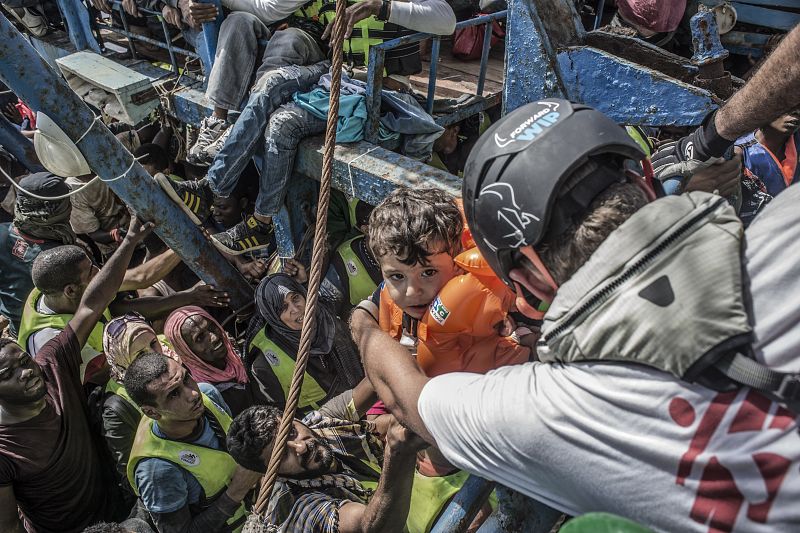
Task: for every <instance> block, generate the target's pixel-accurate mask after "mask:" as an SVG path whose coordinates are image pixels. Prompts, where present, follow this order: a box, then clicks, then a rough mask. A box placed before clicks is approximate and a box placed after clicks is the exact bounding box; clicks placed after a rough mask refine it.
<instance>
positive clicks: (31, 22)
mask: <svg viewBox="0 0 800 533" xmlns="http://www.w3.org/2000/svg"><path fill="white" fill-rule="evenodd" d="M8 11H9V12H10V13H11V14H12V15H13V16H14V18H15V19H17V20H18V21H20V22H21V23H22V25H23V26H25V27H26V28H28V31H29V32H31V34H32V35H33V36H35V37H44V36H45V35H47V31H48V28H47V21H46V20H45V18H44V17H43V16H42V15H41V14H40V13H39V12H38V11H36V10H35V9H34V8H31V7H16V8H8Z"/></svg>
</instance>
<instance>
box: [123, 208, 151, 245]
mask: <svg viewBox="0 0 800 533" xmlns="http://www.w3.org/2000/svg"><path fill="white" fill-rule="evenodd" d="M155 227H156V225H155V224H153V223H152V222H142V221H141V219H140V218H139V217H138V216H136V215H133V214H132V215H131V222H130V224H129V225H128V233H127V234H126V235H125V239H124V241H125V242H128V243H130V244H133V245H137V244H139V243H140V242H142V241H143V240H144V239H145V238H146V237H147V236H148V235H150V232H151V231H153V228H155Z"/></svg>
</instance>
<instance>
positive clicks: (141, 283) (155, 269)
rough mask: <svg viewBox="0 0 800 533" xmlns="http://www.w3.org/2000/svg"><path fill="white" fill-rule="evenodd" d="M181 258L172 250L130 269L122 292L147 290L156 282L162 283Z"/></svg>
mask: <svg viewBox="0 0 800 533" xmlns="http://www.w3.org/2000/svg"><path fill="white" fill-rule="evenodd" d="M180 262H181V258H180V257H178V254H176V253H175V252H174V251H172V250H167V251H166V252H164V253H162V254H160V255H157V256H155V257H153V258H152V259H150V260H149V261H145V262H144V263H142V264H141V265H139V266H135V267H133V268H130V269H128V270H127V271H126V272H125V279H124V280H123V281H122V286H121V287H120V288H119V290H120V291H135V290H137V289H146V288H147V287H150V286H151V285H153V284H154V283H156V282H159V281H161V280H162V279H164V277H166V275H167V274H169V273H170V272H172V269H173V268H175V267H176V266H178V264H179V263H180Z"/></svg>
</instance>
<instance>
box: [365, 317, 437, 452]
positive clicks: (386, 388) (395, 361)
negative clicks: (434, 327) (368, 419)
mask: <svg viewBox="0 0 800 533" xmlns="http://www.w3.org/2000/svg"><path fill="white" fill-rule="evenodd" d="M350 329H351V332H352V334H353V340H354V341H355V343H356V346H358V351H359V353H361V357H362V360H363V362H364V369H365V370H366V372H367V377H368V378H369V380H370V382H371V383H372V387H373V388H374V389H375V392H376V393H377V394H378V398H380V399H381V400H382V401H383V403H385V404H386V408H387V409H388V410H389V412H391V413H392V414H393V415H394V416H395V417H396V418H397V420H398V421H399V422H400V423H401V424H402V425H404V426H405V427H407V428H409V429H410V430H411V431H413V432H414V433H416V434H417V435H419V436H420V437H422V438H423V439H425V440H426V441H427V442H429V443H430V444H435V442H434V440H433V437H432V436H431V434H430V433H429V432H428V429H427V428H426V427H425V424H424V423H423V422H422V418H421V417H420V415H419V410H418V409H417V401H418V400H419V395H420V393H421V392H422V388H423V387H424V386H425V384H426V383H427V382H428V381H429V378H428V377H427V376H426V375H425V373H424V372H423V371H422V369H421V368H420V367H419V365H418V364H417V362H416V361H415V360H414V358H413V356H412V355H411V354H410V353H409V351H408V349H407V348H405V347H404V346H402V345H401V344H400V343H399V342H397V341H396V340H394V339H393V338H392V337H391V336H390V335H389V334H388V333H386V332H385V331H383V330H382V329H381V328H380V326H379V325H378V322H377V321H376V320H375V318H374V317H373V316H372V315H371V314H370V313H369V312H368V311H366V310H365V309H363V308H361V307H357V308H356V310H355V311H354V312H353V315H352V317H351V318H350Z"/></svg>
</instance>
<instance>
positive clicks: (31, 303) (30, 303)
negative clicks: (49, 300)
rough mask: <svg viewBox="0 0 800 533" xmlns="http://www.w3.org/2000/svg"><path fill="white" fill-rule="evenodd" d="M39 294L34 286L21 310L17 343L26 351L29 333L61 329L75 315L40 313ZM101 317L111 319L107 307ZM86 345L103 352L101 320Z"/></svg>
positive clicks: (83, 363) (84, 364)
mask: <svg viewBox="0 0 800 533" xmlns="http://www.w3.org/2000/svg"><path fill="white" fill-rule="evenodd" d="M41 295H42V292H41V291H40V290H39V289H37V288H35V287H34V289H33V290H32V291H31V293H30V294H29V295H28V299H27V300H26V301H25V308H24V309H23V310H22V320H21V322H20V326H19V336H18V337H17V338H18V339H19V345H20V346H21V347H22V349H23V350H26V351H27V349H28V338H29V337H30V336H31V335H33V334H34V333H36V332H37V331H40V330H43V329H45V328H53V329H57V330H63V329H64V328H65V327H67V323H68V322H69V321H70V320H72V317H73V316H75V315H74V314H72V313H64V314H56V315H46V314H44V313H40V312H39V311H37V310H36V303H37V302H38V301H39V297H40V296H41ZM103 317H104V318H105V319H106V321H109V320H111V313H110V312H109V311H108V309H106V310H105V311H104V312H103ZM86 345H87V346H90V347H91V348H92V349H93V350H95V351H96V352H99V353H103V324H102V322H98V323H97V324H95V326H94V328H93V329H92V332H91V333H90V334H89V339H88V340H87V341H86ZM88 362H89V361H86V360H83V362H82V363H81V381H82V380H83V374H84V371H85V370H86V363H88Z"/></svg>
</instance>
